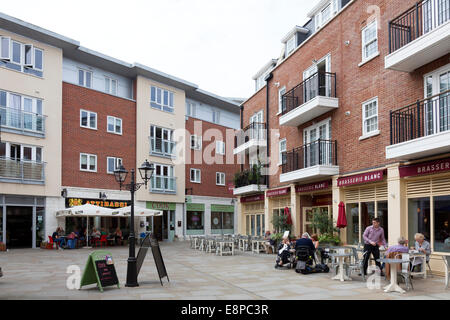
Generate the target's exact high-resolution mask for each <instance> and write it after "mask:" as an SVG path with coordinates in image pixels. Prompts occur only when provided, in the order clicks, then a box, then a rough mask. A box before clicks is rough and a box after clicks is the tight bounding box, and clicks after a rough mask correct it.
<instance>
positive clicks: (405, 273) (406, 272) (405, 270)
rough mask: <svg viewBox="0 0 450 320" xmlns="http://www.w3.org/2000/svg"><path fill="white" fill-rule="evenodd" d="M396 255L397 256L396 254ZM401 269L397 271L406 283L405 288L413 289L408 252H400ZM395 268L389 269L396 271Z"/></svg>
mask: <svg viewBox="0 0 450 320" xmlns="http://www.w3.org/2000/svg"><path fill="white" fill-rule="evenodd" d="M396 257H397V256H396ZM402 260H403V262H402V270H401V271H400V272H397V274H398V275H400V276H401V277H402V278H403V280H404V281H405V284H406V290H409V288H411V289H412V290H414V287H413V284H412V278H411V270H410V268H409V262H410V258H409V253H402ZM396 271H397V270H391V272H396Z"/></svg>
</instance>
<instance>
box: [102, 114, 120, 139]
mask: <svg viewBox="0 0 450 320" xmlns="http://www.w3.org/2000/svg"><path fill="white" fill-rule="evenodd" d="M109 119H113V122H114V130H113V131H110V130H109V129H108V121H109ZM116 120H120V132H116V130H115V129H116ZM122 127H123V120H122V118H117V117H114V116H107V117H106V131H107V132H108V133H114V134H117V135H122V132H123V128H122Z"/></svg>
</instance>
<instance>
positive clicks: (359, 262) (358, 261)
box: [347, 247, 367, 281]
mask: <svg viewBox="0 0 450 320" xmlns="http://www.w3.org/2000/svg"><path fill="white" fill-rule="evenodd" d="M352 253H353V256H352V259H351V261H350V264H349V266H348V269H347V276H348V277H350V278H351V276H352V274H353V272H356V273H358V274H361V277H362V280H363V281H366V276H365V275H364V256H365V255H366V254H367V251H365V252H363V254H362V257H361V258H359V255H358V250H357V249H356V248H353V247H352Z"/></svg>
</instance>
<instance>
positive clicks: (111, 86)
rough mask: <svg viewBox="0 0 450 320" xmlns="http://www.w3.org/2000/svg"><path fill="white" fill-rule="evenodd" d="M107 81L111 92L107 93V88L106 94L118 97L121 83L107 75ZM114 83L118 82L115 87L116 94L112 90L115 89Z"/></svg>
mask: <svg viewBox="0 0 450 320" xmlns="http://www.w3.org/2000/svg"><path fill="white" fill-rule="evenodd" d="M105 81H108V82H109V91H106V88H105V92H106V93H108V94H111V95H113V96H118V95H119V81H118V80H117V79H114V78H111V77H109V76H106V75H105ZM113 81H115V82H116V85H115V87H116V93H113V92H112V88H113V85H112V83H113Z"/></svg>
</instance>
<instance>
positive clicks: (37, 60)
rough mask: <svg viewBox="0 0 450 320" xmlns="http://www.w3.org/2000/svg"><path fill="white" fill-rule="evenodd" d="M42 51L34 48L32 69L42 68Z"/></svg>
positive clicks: (40, 69)
mask: <svg viewBox="0 0 450 320" xmlns="http://www.w3.org/2000/svg"><path fill="white" fill-rule="evenodd" d="M43 66H44V52H43V51H42V50H41V49H37V48H34V69H36V70H39V71H42V70H43V69H44V67H43Z"/></svg>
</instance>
